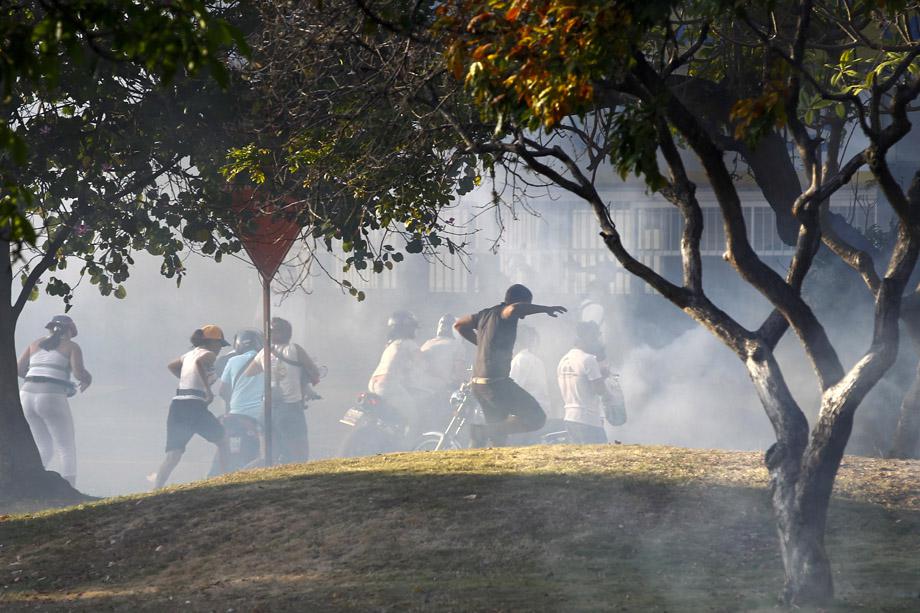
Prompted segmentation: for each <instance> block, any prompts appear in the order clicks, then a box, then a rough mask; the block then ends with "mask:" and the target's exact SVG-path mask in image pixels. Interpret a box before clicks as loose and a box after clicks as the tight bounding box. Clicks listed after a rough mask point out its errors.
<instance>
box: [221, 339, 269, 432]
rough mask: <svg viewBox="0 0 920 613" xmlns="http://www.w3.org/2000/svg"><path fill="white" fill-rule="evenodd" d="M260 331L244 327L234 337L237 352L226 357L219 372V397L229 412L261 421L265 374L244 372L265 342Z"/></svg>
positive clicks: (234, 348) (234, 349)
mask: <svg viewBox="0 0 920 613" xmlns="http://www.w3.org/2000/svg"><path fill="white" fill-rule="evenodd" d="M264 344H265V343H264V339H263V338H262V333H261V332H259V331H258V330H241V331H240V332H239V333H237V335H236V337H235V338H234V343H233V351H234V355H233V356H231V357H230V359H229V360H227V364H226V366H224V369H223V372H222V373H221V375H220V396H221V398H223V399H224V402H225V403H226V405H227V413H230V414H233V415H245V416H246V417H249V418H251V419H254V420H256V421H257V422H259V423H262V397H263V396H264V395H265V376H264V374H263V373H261V372H260V373H255V374H251V375H248V376H247V375H244V372H245V371H246V369H247V368H248V367H249V365H250V364H252V362H253V360H255V358H256V355H257V354H258V353H259V351H261V350H262V346H263V345H264Z"/></svg>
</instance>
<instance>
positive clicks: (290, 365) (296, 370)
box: [256, 343, 303, 402]
mask: <svg viewBox="0 0 920 613" xmlns="http://www.w3.org/2000/svg"><path fill="white" fill-rule="evenodd" d="M276 354H277V355H276ZM279 355H280V356H283V357H284V360H281V359H279V358H278V356H279ZM256 359H257V360H259V362H261V364H262V368H265V350H264V349H263V350H262V351H260V352H259V355H258V356H256ZM271 363H272V387H273V388H277V389H278V391H280V392H281V399H282V400H284V401H285V402H302V401H303V392H302V391H301V387H300V379H301V377H302V376H303V367H302V366H295V364H299V363H300V353H299V352H298V351H297V345H296V344H295V343H288V344H287V345H274V346H273V351H272V352H271Z"/></svg>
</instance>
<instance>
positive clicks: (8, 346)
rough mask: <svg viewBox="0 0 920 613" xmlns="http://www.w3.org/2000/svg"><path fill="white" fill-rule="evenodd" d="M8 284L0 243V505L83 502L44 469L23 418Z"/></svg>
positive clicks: (6, 256) (6, 252) (8, 267)
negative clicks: (28, 501) (31, 502)
mask: <svg viewBox="0 0 920 613" xmlns="http://www.w3.org/2000/svg"><path fill="white" fill-rule="evenodd" d="M12 284H13V267H12V262H11V261H10V243H9V242H8V241H4V240H0V503H8V502H12V501H16V500H38V501H46V502H77V501H80V500H85V499H86V497H85V496H83V495H82V494H80V493H79V492H78V491H77V490H75V489H74V488H73V487H71V486H70V484H69V483H67V481H65V480H64V479H63V478H62V477H61V476H60V475H58V474H57V473H54V472H50V471H46V470H45V469H44V467H43V466H42V461H41V457H40V456H39V453H38V448H37V447H36V446H35V439H33V438H32V431H31V430H30V429H29V424H28V422H27V421H26V418H25V416H24V415H23V412H22V404H21V403H20V401H19V380H18V377H17V368H16V347H15V331H16V318H15V316H14V315H13V307H12V304H11V298H12V295H11V294H12Z"/></svg>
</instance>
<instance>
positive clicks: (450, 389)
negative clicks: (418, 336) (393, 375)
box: [421, 313, 469, 430]
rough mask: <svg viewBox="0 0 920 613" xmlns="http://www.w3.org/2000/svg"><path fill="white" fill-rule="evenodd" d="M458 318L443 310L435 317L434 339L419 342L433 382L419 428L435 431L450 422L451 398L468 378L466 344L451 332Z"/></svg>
mask: <svg viewBox="0 0 920 613" xmlns="http://www.w3.org/2000/svg"><path fill="white" fill-rule="evenodd" d="M455 321H457V318H456V317H454V316H453V315H451V314H450V313H445V314H444V315H442V316H441V318H440V319H439V320H438V327H437V330H436V332H435V336H434V338H430V339H428V340H427V341H425V342H424V343H422V348H421V350H422V358H423V360H424V362H425V367H426V369H427V372H428V374H429V375H430V376H431V379H432V382H433V384H434V390H433V394H432V396H431V402H430V403H429V404H430V410H429V411H427V412H426V414H425V416H424V418H423V420H422V421H423V423H422V430H437V429H440V428H442V427H444V425H445V424H447V422H448V421H450V415H451V406H450V397H451V394H453V393H454V392H455V391H457V389H458V388H459V387H460V385H461V384H462V383H463V382H464V381H466V380H467V379H468V378H469V374H468V373H467V357H466V347H464V344H463V341H461V340H460V339H458V338H457V337H456V336H455V335H454V322H455Z"/></svg>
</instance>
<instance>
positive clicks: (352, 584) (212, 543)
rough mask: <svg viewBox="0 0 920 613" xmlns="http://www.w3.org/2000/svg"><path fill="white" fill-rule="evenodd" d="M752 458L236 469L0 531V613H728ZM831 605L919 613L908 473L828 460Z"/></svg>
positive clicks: (614, 454) (761, 532) (775, 579)
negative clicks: (834, 467) (834, 473)
mask: <svg viewBox="0 0 920 613" xmlns="http://www.w3.org/2000/svg"><path fill="white" fill-rule="evenodd" d="M766 481H767V475H766V471H765V470H764V468H763V466H762V463H761V458H760V455H759V454H753V453H731V452H716V451H699V450H687V449H675V448H666V447H638V446H590V447H571V446H552V447H529V448H519V449H518V448H511V449H496V450H469V451H462V452H449V453H421V454H396V455H390V456H378V457H374V458H367V459H360V460H359V459H354V460H334V461H323V462H315V463H310V464H306V465H301V466H286V467H282V468H275V469H270V470H260V471H253V472H248V473H239V474H236V475H231V476H228V477H224V478H221V479H216V480H211V481H205V482H199V483H194V484H190V485H185V486H180V487H176V488H173V489H171V490H166V491H164V492H163V493H160V494H157V495H142V496H131V497H125V498H116V499H109V500H105V501H102V502H99V503H94V504H90V505H85V506H81V507H75V508H69V509H63V510H55V511H48V512H43V513H37V514H32V515H12V516H10V515H7V516H2V517H0V609H3V610H12V611H16V610H35V609H36V608H37V609H40V610H86V611H98V610H113V609H114V610H124V611H129V610H130V611H136V610H150V611H161V610H189V611H253V610H260V611H279V610H291V611H327V610H328V611H336V610H359V611H411V610H418V611H424V610H439V611H470V610H481V611H519V610H527V611H600V610H610V611H619V610H631V611H647V610H659V611H664V610H670V611H696V610H699V611H737V610H756V609H763V610H768V609H772V608H773V607H774V604H775V595H776V594H777V593H778V591H779V589H780V586H781V582H782V566H781V563H780V560H779V555H778V548H777V543H776V537H775V534H774V531H773V527H772V520H771V518H770V508H769V502H768V500H767V492H766V489H765V486H766ZM828 539H829V542H828V545H829V549H830V554H831V557H832V559H833V561H834V569H835V578H836V582H837V591H838V595H839V609H840V610H847V611H850V610H866V611H881V610H889V611H910V610H913V611H916V610H920V462H911V461H888V460H874V459H866V458H857V457H847V458H845V463H844V467H843V469H842V473H841V477H840V480H839V482H838V488H837V499H836V500H835V501H834V503H833V505H832V513H831V520H830V525H829V534H828Z"/></svg>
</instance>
